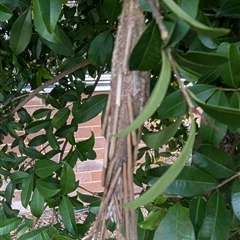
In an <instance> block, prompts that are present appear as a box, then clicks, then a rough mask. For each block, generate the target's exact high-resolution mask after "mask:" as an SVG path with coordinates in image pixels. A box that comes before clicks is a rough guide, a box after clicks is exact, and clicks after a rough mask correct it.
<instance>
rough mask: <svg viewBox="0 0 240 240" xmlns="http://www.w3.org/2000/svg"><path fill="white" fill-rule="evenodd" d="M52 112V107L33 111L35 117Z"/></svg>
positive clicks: (44, 115) (42, 116)
mask: <svg viewBox="0 0 240 240" xmlns="http://www.w3.org/2000/svg"><path fill="white" fill-rule="evenodd" d="M51 112H52V109H48V108H41V109H37V110H36V111H34V112H33V117H34V118H35V119H40V118H44V117H46V116H48V115H49V114H50V113H51Z"/></svg>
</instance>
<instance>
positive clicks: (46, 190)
mask: <svg viewBox="0 0 240 240" xmlns="http://www.w3.org/2000/svg"><path fill="white" fill-rule="evenodd" d="M37 189H38V191H39V193H40V194H41V195H42V196H43V197H46V198H49V197H53V196H54V195H56V194H57V193H59V192H60V191H61V189H58V188H56V187H53V186H52V185H50V184H49V183H47V182H46V181H43V180H40V179H39V180H37Z"/></svg>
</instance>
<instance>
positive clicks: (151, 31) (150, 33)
mask: <svg viewBox="0 0 240 240" xmlns="http://www.w3.org/2000/svg"><path fill="white" fill-rule="evenodd" d="M161 43H162V41H161V37H160V32H159V28H158V26H157V24H156V22H155V21H154V20H152V21H151V22H150V23H149V24H148V25H147V27H146V29H145V30H144V32H143V33H142V35H141V37H140V38H139V40H138V42H137V43H136V45H135V46H134V48H133V50H132V53H131V55H130V59H129V69H130V70H140V71H148V70H151V69H153V68H154V69H156V68H159V65H160V62H161Z"/></svg>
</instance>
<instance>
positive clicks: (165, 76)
mask: <svg viewBox="0 0 240 240" xmlns="http://www.w3.org/2000/svg"><path fill="white" fill-rule="evenodd" d="M170 78H171V64H170V61H169V59H168V58H167V56H166V55H165V53H164V51H162V68H161V73H160V76H159V78H158V81H157V84H156V85H155V87H154V89H153V91H152V94H151V96H150V97H149V99H148V101H147V103H146V105H145V106H144V108H143V110H142V111H141V113H140V114H139V115H138V116H137V118H136V119H135V120H134V121H133V122H132V123H131V124H130V125H129V126H128V127H127V128H126V129H124V130H123V131H121V132H120V133H118V134H116V137H123V136H124V135H126V134H128V133H130V132H132V131H134V130H135V129H137V128H138V127H140V126H141V125H142V124H143V123H144V122H145V121H146V119H148V118H149V117H151V115H152V114H153V113H154V112H155V111H156V109H157V108H158V106H159V104H161V102H162V100H163V98H164V96H165V94H166V92H167V88H168V84H169V81H170ZM159 93H161V95H159Z"/></svg>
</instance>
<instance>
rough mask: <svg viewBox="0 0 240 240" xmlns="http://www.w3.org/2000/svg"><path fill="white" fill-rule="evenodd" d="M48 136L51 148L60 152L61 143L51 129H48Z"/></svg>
mask: <svg viewBox="0 0 240 240" xmlns="http://www.w3.org/2000/svg"><path fill="white" fill-rule="evenodd" d="M46 136H47V140H48V143H49V145H50V146H51V148H52V149H53V150H59V149H60V145H59V143H58V141H57V138H56V137H55V135H54V134H53V132H52V129H51V128H48V130H47V132H46Z"/></svg>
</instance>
